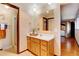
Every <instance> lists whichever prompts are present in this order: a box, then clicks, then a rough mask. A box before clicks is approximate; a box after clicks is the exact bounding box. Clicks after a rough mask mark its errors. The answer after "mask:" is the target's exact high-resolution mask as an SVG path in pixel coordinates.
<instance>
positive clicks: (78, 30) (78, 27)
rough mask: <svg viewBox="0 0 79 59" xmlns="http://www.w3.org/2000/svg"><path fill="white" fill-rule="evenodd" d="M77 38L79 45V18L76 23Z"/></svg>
mask: <svg viewBox="0 0 79 59" xmlns="http://www.w3.org/2000/svg"><path fill="white" fill-rule="evenodd" d="M75 38H76V40H77V43H78V45H79V17H78V18H77V19H76V21H75Z"/></svg>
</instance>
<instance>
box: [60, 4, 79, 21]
mask: <svg viewBox="0 0 79 59" xmlns="http://www.w3.org/2000/svg"><path fill="white" fill-rule="evenodd" d="M78 7H79V4H77V3H76V4H75V3H71V4H66V5H64V6H62V7H61V10H62V20H67V19H74V18H75V17H76V13H77V10H78Z"/></svg>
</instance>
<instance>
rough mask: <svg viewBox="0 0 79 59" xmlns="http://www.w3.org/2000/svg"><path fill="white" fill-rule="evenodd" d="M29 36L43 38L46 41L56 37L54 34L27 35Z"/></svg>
mask: <svg viewBox="0 0 79 59" xmlns="http://www.w3.org/2000/svg"><path fill="white" fill-rule="evenodd" d="M27 36H29V37H34V38H37V39H41V40H46V41H50V40H52V39H54V35H52V34H38V35H36V36H32V35H29V34H28V35H27Z"/></svg>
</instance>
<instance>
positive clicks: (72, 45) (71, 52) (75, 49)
mask: <svg viewBox="0 0 79 59" xmlns="http://www.w3.org/2000/svg"><path fill="white" fill-rule="evenodd" d="M61 42H62V43H61V55H62V56H79V46H78V45H77V43H76V41H75V39H74V38H64V37H62V38H61Z"/></svg>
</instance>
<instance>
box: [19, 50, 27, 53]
mask: <svg viewBox="0 0 79 59" xmlns="http://www.w3.org/2000/svg"><path fill="white" fill-rule="evenodd" d="M25 51H27V49H25V50H23V51H21V52H19V54H20V53H23V52H25Z"/></svg>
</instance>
